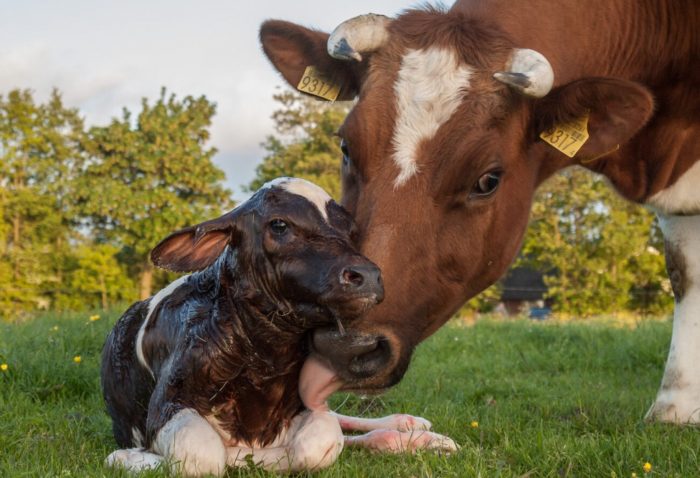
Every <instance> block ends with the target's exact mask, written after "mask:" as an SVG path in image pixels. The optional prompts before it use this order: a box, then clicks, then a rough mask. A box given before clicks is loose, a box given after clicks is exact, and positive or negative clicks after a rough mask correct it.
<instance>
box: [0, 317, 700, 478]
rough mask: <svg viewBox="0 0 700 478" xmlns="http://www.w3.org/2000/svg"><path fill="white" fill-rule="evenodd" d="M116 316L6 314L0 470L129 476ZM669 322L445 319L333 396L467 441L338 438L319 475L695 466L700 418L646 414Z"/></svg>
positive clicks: (1, 335) (349, 408)
mask: <svg viewBox="0 0 700 478" xmlns="http://www.w3.org/2000/svg"><path fill="white" fill-rule="evenodd" d="M117 317H118V314H117V313H113V314H103V315H102V316H101V317H100V318H99V319H97V320H90V314H80V315H77V314H73V315H60V316H59V315H46V316H43V317H39V318H37V319H36V320H33V321H29V322H26V323H18V324H1V325H0V364H7V367H2V369H4V370H2V369H0V476H2V477H16V476H17V477H20V476H22V477H24V476H26V477H31V476H37V477H46V476H52V477H53V476H58V477H84V476H107V477H113V476H127V474H126V473H124V472H120V471H115V470H111V469H107V468H104V467H103V465H102V460H103V459H104V458H105V456H107V454H108V453H110V452H111V451H113V450H114V448H115V444H114V442H113V439H112V436H111V429H110V422H109V420H108V418H107V415H106V413H105V412H104V406H103V403H102V398H101V395H100V391H99V357H100V351H101V347H102V343H103V341H104V338H105V336H106V334H107V333H108V331H109V329H110V328H111V326H112V324H113V323H114V321H115V320H116V319H117ZM93 319H94V317H93ZM670 333H671V323H670V321H641V322H639V323H637V324H635V325H633V326H632V327H625V328H621V327H617V326H614V325H611V324H606V323H602V322H595V323H572V324H557V323H552V324H541V323H532V322H526V321H510V322H499V321H491V320H485V321H481V322H478V323H477V324H476V325H474V326H465V325H463V324H462V323H461V322H459V321H453V322H451V323H450V324H449V325H448V326H446V327H444V328H443V329H442V330H441V331H440V332H439V333H438V334H436V335H435V336H434V337H432V338H431V339H429V340H428V341H426V342H425V343H424V344H422V345H421V346H420V347H419V349H418V351H417V353H416V355H415V358H414V361H413V364H412V366H411V369H410V371H409V373H408V374H407V375H406V377H405V378H404V380H403V382H402V383H401V384H400V386H398V387H396V388H395V389H393V390H391V391H390V392H388V393H387V394H385V395H382V396H380V397H369V398H360V397H357V396H344V395H340V396H337V397H335V398H334V401H333V406H334V407H339V411H342V413H346V414H359V415H363V416H378V415H382V414H387V413H391V412H407V413H412V414H416V415H421V416H424V417H426V418H428V419H430V420H431V421H432V422H433V425H434V429H435V430H436V431H437V432H440V433H444V434H447V435H449V436H451V437H452V438H454V439H455V441H456V442H457V443H459V444H460V445H461V447H462V448H461V450H460V451H459V452H458V453H456V454H454V455H451V456H436V455H432V454H428V453H421V454H418V455H415V456H386V455H373V454H371V453H369V452H367V451H364V450H361V451H360V450H345V451H344V452H343V454H342V455H341V457H340V459H339V461H338V462H337V463H336V464H335V465H334V466H333V467H331V468H330V469H328V470H324V471H322V472H319V473H317V474H315V475H314V476H318V477H348V476H350V477H394V476H397V477H409V476H411V477H413V476H415V477H433V476H435V477H472V476H473V477H476V476H481V477H567V476H568V477H581V476H586V477H631V476H638V477H641V476H663V477H668V476H677V477H689V476H698V473H699V470H700V460H699V459H698V452H699V451H700V431H699V430H697V429H695V428H678V427H672V426H667V425H660V424H647V423H645V422H644V421H643V420H642V417H643V415H644V413H645V411H646V409H647V407H648V406H649V404H650V403H651V401H652V399H653V398H654V396H655V393H656V387H657V386H658V384H659V381H660V377H661V375H662V371H663V365H664V360H665V357H666V351H667V348H668V343H669V340H670ZM78 357H79V358H78ZM646 462H649V463H650V464H651V466H652V469H651V471H650V472H649V473H646V472H645V471H644V469H643V466H644V464H645V463H646ZM143 476H149V477H151V476H152V477H160V476H168V474H167V472H166V471H154V472H149V473H147V474H144V475H143ZM227 476H230V477H239V476H240V477H248V476H268V474H266V473H264V472H262V471H260V470H231V471H230V472H229V473H228V475H227Z"/></svg>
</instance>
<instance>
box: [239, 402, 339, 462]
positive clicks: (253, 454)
mask: <svg viewBox="0 0 700 478" xmlns="http://www.w3.org/2000/svg"><path fill="white" fill-rule="evenodd" d="M343 443H344V440H343V432H342V431H341V429H340V425H339V424H338V420H337V419H336V418H335V417H334V416H333V415H331V414H330V413H328V412H323V411H308V410H307V411H305V412H302V413H300V414H299V415H297V416H296V417H294V419H293V420H292V422H291V423H290V426H289V428H288V429H287V430H286V431H285V432H284V433H283V434H282V435H281V436H280V437H279V438H278V439H277V440H275V443H273V445H272V446H270V447H268V448H249V447H241V446H235V447H229V448H228V449H227V450H226V452H227V463H228V465H229V466H234V467H245V466H247V465H248V463H249V462H250V461H252V463H254V464H255V465H257V466H261V467H262V468H264V469H266V470H268V471H277V472H297V471H304V470H319V469H321V468H326V467H328V466H330V465H332V464H333V463H334V462H335V460H336V459H337V458H338V456H339V455H340V452H341V451H343Z"/></svg>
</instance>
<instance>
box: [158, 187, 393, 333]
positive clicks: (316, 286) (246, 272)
mask: <svg viewBox="0 0 700 478" xmlns="http://www.w3.org/2000/svg"><path fill="white" fill-rule="evenodd" d="M354 227H355V226H354V223H353V220H352V218H351V217H350V215H349V214H348V213H347V212H346V211H345V210H344V209H343V208H342V207H340V206H339V205H338V204H336V203H335V201H333V200H332V199H331V198H330V196H328V194H327V193H326V192H325V191H323V190H322V189H321V188H319V187H318V186H316V185H314V184H312V183H310V182H308V181H305V180H303V179H296V178H279V179H276V180H274V181H271V182H269V183H267V184H266V185H265V186H263V187H262V188H261V189H260V190H259V191H257V192H256V193H255V194H254V195H253V196H252V197H251V198H250V199H249V200H248V201H246V202H245V203H243V204H241V205H240V206H238V207H236V208H235V209H234V210H233V211H231V212H229V213H228V214H225V215H223V216H221V217H219V218H217V219H213V220H211V221H207V222H204V223H202V224H198V225H196V226H191V227H188V228H185V229H183V230H181V231H178V232H175V233H173V234H171V235H170V236H168V237H167V238H165V239H164V240H163V241H161V242H160V243H159V244H158V245H157V246H156V247H155V249H153V251H152V252H151V258H152V260H153V263H154V264H156V265H158V266H160V267H163V268H165V269H168V270H171V271H177V272H191V271H200V270H203V269H205V268H207V267H214V268H217V267H218V269H217V270H214V271H213V273H217V274H220V281H221V282H222V287H225V286H226V285H230V286H232V287H235V289H236V294H237V295H238V297H239V298H241V299H243V300H244V301H245V303H246V304H248V305H250V306H253V307H255V309H257V310H258V311H259V312H261V313H262V314H263V315H266V316H269V317H272V318H274V320H275V323H276V324H278V325H279V324H281V323H282V324H285V325H286V326H287V328H289V329H290V330H294V331H299V330H304V329H309V328H312V327H315V326H319V325H325V324H329V323H331V322H335V321H341V320H351V319H354V318H356V317H358V316H360V315H361V314H362V313H364V312H366V311H367V310H368V309H369V308H370V307H372V306H373V305H375V304H377V303H379V302H381V300H382V298H383V296H384V290H383V286H382V279H381V275H380V272H379V269H378V268H377V267H376V266H375V265H374V264H373V263H372V262H370V261H369V260H368V259H366V258H365V257H363V256H362V255H360V254H359V253H358V252H357V251H356V250H355V248H354V247H353V244H352V239H353V235H354V234H355V231H354Z"/></svg>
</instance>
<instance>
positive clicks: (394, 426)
mask: <svg viewBox="0 0 700 478" xmlns="http://www.w3.org/2000/svg"><path fill="white" fill-rule="evenodd" d="M331 413H332V414H333V415H334V416H335V417H336V418H337V419H338V422H339V423H340V428H342V429H343V430H344V431H359V432H371V431H373V430H398V431H401V432H409V431H413V430H430V429H431V428H432V426H433V425H432V424H431V423H430V422H429V421H428V420H426V419H425V418H421V417H414V416H413V415H406V414H404V413H395V414H393V415H387V416H386V417H381V418H359V417H349V416H347V415H341V414H339V413H335V412H331Z"/></svg>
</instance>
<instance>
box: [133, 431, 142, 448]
mask: <svg viewBox="0 0 700 478" xmlns="http://www.w3.org/2000/svg"><path fill="white" fill-rule="evenodd" d="M131 439H132V441H133V443H134V445H136V446H137V447H139V448H140V447H142V446H143V443H144V439H143V434H142V433H141V430H139V429H138V428H136V427H132V428H131Z"/></svg>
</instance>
